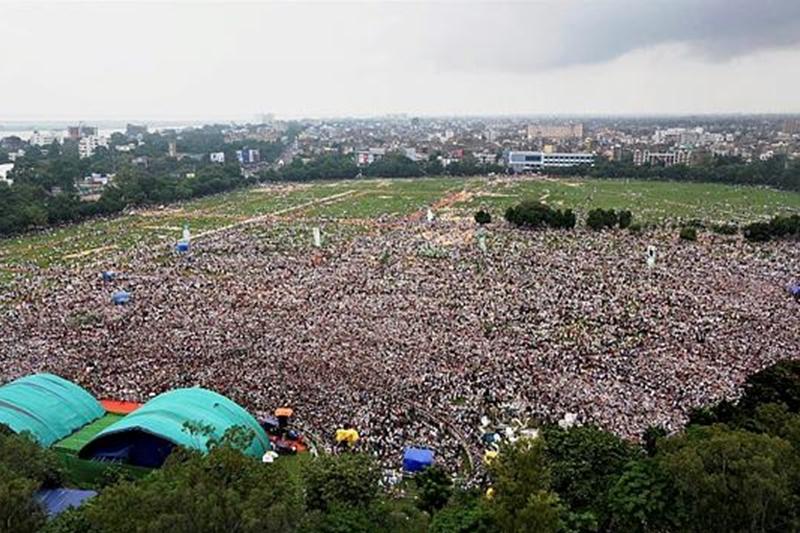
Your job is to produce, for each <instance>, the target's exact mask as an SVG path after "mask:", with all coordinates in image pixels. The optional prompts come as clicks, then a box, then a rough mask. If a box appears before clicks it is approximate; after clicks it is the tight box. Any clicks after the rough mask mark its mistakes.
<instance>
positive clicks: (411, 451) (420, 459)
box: [403, 448, 433, 472]
mask: <svg viewBox="0 0 800 533" xmlns="http://www.w3.org/2000/svg"><path fill="white" fill-rule="evenodd" d="M432 464H433V450H429V449H427V448H406V450H405V452H403V470H405V471H406V472H419V471H420V470H424V469H425V468H427V467H429V466H431V465H432Z"/></svg>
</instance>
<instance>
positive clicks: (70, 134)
mask: <svg viewBox="0 0 800 533" xmlns="http://www.w3.org/2000/svg"><path fill="white" fill-rule="evenodd" d="M93 135H97V128H96V127H95V126H84V125H83V124H78V125H77V126H69V127H67V138H69V139H70V140H71V141H80V140H81V139H82V138H83V137H90V136H93Z"/></svg>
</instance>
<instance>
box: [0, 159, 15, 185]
mask: <svg viewBox="0 0 800 533" xmlns="http://www.w3.org/2000/svg"><path fill="white" fill-rule="evenodd" d="M13 168H14V163H0V183H5V184H6V185H12V184H13V183H14V180H11V179H9V178H8V173H9V172H11V170H12V169H13Z"/></svg>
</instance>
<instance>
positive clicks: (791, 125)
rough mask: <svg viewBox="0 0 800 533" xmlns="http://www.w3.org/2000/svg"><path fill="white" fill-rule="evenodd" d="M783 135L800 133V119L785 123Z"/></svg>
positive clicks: (788, 120) (789, 120)
mask: <svg viewBox="0 0 800 533" xmlns="http://www.w3.org/2000/svg"><path fill="white" fill-rule="evenodd" d="M783 133H788V134H789V135H792V134H795V133H800V118H793V119H787V120H785V121H784V122H783Z"/></svg>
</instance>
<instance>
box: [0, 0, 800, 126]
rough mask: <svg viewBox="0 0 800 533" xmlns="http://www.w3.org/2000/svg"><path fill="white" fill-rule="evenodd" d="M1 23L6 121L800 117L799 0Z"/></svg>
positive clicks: (208, 8) (376, 7) (209, 10)
mask: <svg viewBox="0 0 800 533" xmlns="http://www.w3.org/2000/svg"><path fill="white" fill-rule="evenodd" d="M0 15H1V16H0V44H2V45H3V47H4V49H6V50H10V51H11V53H9V54H8V57H7V59H6V62H5V65H4V68H3V69H2V71H1V72H2V75H1V76H0V86H2V87H3V95H4V98H2V100H0V120H7V121H9V120H11V121H13V120H19V121H21V120H44V119H50V120H81V119H83V120H102V119H106V120H114V119H119V120H124V119H139V120H201V119H202V120H240V121H242V120H248V119H250V118H252V117H253V116H254V115H255V114H257V113H258V112H260V111H262V110H263V111H264V112H270V113H275V115H276V116H277V117H278V118H318V117H369V116H381V115H386V114H396V113H402V114H408V115H418V116H497V115H499V116H526V115H538V116H562V115H572V116H630V115H648V116H654V115H655V116H671V115H687V114H688V115H696V114H750V113H776V114H782V113H797V112H800V99H799V98H797V96H796V91H795V89H794V87H796V86H797V84H798V82H800V71H798V69H797V68H794V65H796V64H798V63H799V62H800V4H798V3H797V2H790V1H785V0H772V1H767V2H760V3H758V4H757V5H756V4H755V3H753V2H746V1H741V0H734V1H729V2H723V1H719V0H711V1H705V2H690V1H688V0H678V1H676V2H669V3H666V2H648V3H642V2H639V3H636V2H629V1H622V0H618V1H609V2H602V3H591V4H590V3H585V2H550V1H544V2H536V3H524V4H519V3H515V4H511V3H461V2H439V3H434V4H420V3H415V4H409V3H399V2H397V3H374V2H360V3H334V2H325V3H316V4H306V3H302V4H295V3H293V4H288V3H279V4H260V3H241V4H234V5H230V4H221V3H204V4H195V3H188V2H187V3H177V4H162V3H140V4H129V3H116V2H112V3H108V4H73V3H52V4H40V3H34V4H3V5H2V6H0ZM66 20H68V21H69V23H68V24H65V23H64V21H66Z"/></svg>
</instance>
